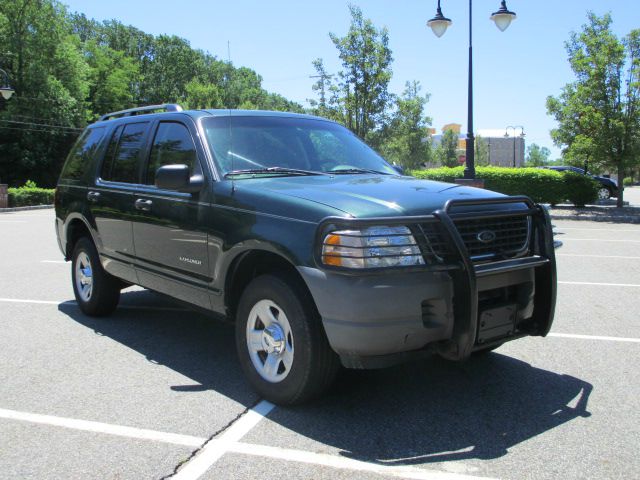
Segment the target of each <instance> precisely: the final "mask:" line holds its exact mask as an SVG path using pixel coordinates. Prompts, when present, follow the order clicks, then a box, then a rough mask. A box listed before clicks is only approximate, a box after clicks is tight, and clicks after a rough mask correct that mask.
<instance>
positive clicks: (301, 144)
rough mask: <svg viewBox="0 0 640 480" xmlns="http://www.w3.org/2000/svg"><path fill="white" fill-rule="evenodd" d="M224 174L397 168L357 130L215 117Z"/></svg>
mask: <svg viewBox="0 0 640 480" xmlns="http://www.w3.org/2000/svg"><path fill="white" fill-rule="evenodd" d="M202 123H203V126H204V131H205V134H206V137H207V143H208V144H209V148H210V149H211V153H212V154H213V157H214V159H215V161H216V163H217V165H218V168H219V169H220V170H221V172H222V174H223V175H230V174H251V175H255V174H257V173H264V174H271V175H286V174H289V173H290V174H295V173H297V174H300V173H304V172H306V173H309V174H313V173H334V174H338V173H344V174H347V173H354V174H356V173H383V174H397V172H396V171H395V170H394V169H393V168H392V167H391V166H390V165H389V164H388V163H387V162H386V161H385V160H384V159H383V158H382V157H381V156H380V155H378V154H377V153H376V152H374V151H373V150H372V149H371V148H369V147H368V146H367V145H366V144H365V143H364V142H362V141H361V140H360V139H359V138H358V137H356V136H355V135H354V134H353V133H351V132H350V131H349V130H347V129H346V128H344V127H341V126H340V125H337V124H335V123H332V122H325V121H322V120H314V119H306V118H292V117H268V116H265V117H260V116H255V117H251V116H247V117H234V116H229V117H211V118H205V119H204V120H203V122H202Z"/></svg>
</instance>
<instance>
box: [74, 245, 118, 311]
mask: <svg viewBox="0 0 640 480" xmlns="http://www.w3.org/2000/svg"><path fill="white" fill-rule="evenodd" d="M71 279H72V284H73V293H74V295H75V297H76V301H77V302H78V306H79V307H80V310H82V312H83V313H85V314H86V315H89V316H92V317H100V316H104V315H109V314H111V313H113V311H114V310H115V309H116V307H117V306H118V302H119V301H120V288H121V287H120V285H121V284H120V282H119V280H118V279H117V278H115V277H113V276H111V275H109V274H108V273H107V272H105V270H104V268H102V264H101V263H100V257H99V255H98V251H97V250H96V247H95V245H94V244H93V242H92V241H91V240H90V239H88V238H87V237H82V238H80V239H79V240H78V241H77V242H76V244H75V246H74V248H73V255H72V257H71Z"/></svg>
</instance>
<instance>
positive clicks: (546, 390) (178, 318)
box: [59, 291, 593, 465]
mask: <svg viewBox="0 0 640 480" xmlns="http://www.w3.org/2000/svg"><path fill="white" fill-rule="evenodd" d="M122 305H123V307H122V308H119V309H118V311H117V312H116V314H114V316H112V317H109V318H91V317H87V316H85V315H83V314H82V313H81V312H80V310H79V309H78V307H77V306H76V305H75V304H73V303H63V304H60V306H59V310H60V311H61V312H63V313H65V314H66V315H68V316H69V317H70V318H71V319H73V320H74V321H76V322H78V323H79V324H82V325H84V326H86V327H87V328H91V329H92V330H94V331H95V332H96V333H97V334H99V335H104V336H107V337H109V338H111V339H113V340H115V341H117V342H120V343H122V344H124V345H126V346H127V347H129V348H132V349H134V350H136V351H138V352H140V353H141V354H143V355H145V356H146V358H148V359H149V361H151V362H154V363H158V364H162V365H165V366H166V367H168V368H171V369H173V370H175V371H177V372H179V373H181V374H182V375H185V376H187V377H189V378H190V379H192V380H193V381H194V382H196V383H197V385H186V386H185V385H173V386H170V388H171V389H172V390H174V391H181V392H184V393H186V394H188V393H189V392H195V391H202V390H214V391H216V392H218V393H220V394H222V395H225V396H227V397H229V398H232V399H233V400H235V401H237V402H239V403H241V404H243V405H245V406H250V405H253V404H255V402H256V401H257V399H258V398H257V396H256V395H255V393H253V391H252V390H251V389H250V388H249V387H248V385H247V384H246V383H245V381H244V378H243V376H242V372H241V369H240V365H239V363H238V361H237V359H236V354H235V343H234V330H233V326H232V325H230V324H228V323H223V322H220V321H215V320H211V319H209V318H207V317H206V316H205V315H201V314H198V313H194V312H191V311H189V310H184V311H181V310H177V311H176V308H179V307H180V306H179V305H177V304H175V303H173V302H172V301H171V300H169V299H166V298H164V297H162V296H159V295H156V294H153V293H150V292H147V291H135V292H126V293H123V295H122ZM142 306H145V307H146V306H149V307H151V308H149V309H147V308H142ZM166 307H168V308H172V309H174V310H170V311H164V310H163V309H164V308H166ZM592 389H593V387H592V385H591V384H590V383H588V382H586V381H584V380H581V379H578V378H575V377H572V376H569V375H563V374H558V373H555V372H552V371H548V370H544V369H541V368H536V367H534V366H532V365H530V364H528V363H526V362H524V361H521V360H518V359H515V358H512V357H509V356H506V355H503V354H500V353H496V352H493V353H489V354H485V355H481V356H478V357H477V358H472V359H471V360H470V361H468V362H465V363H461V364H460V363H452V362H447V361H444V360H441V359H439V358H432V359H429V360H425V361H421V362H416V363H410V364H406V365H401V366H398V367H393V368H389V369H384V370H373V371H343V372H342V373H341V375H340V377H339V379H338V382H337V384H336V386H335V388H334V389H333V390H332V391H331V392H329V393H328V394H327V395H326V396H324V397H323V398H322V399H320V400H317V401H315V402H313V403H311V404H309V405H304V406H300V407H295V408H277V409H275V410H274V411H273V412H272V413H271V414H270V415H269V419H270V420H272V421H273V422H275V424H276V425H275V427H271V428H277V429H281V430H282V434H283V435H285V436H286V435H292V437H291V439H294V438H295V435H296V434H297V435H301V436H303V437H306V438H307V439H310V440H311V441H315V442H320V443H322V444H324V445H328V446H331V447H335V448H337V449H339V450H340V454H341V455H344V456H347V457H350V458H355V459H358V460H364V461H368V462H375V463H380V464H385V465H418V464H427V463H432V462H443V461H453V460H463V459H471V458H477V459H490V458H496V457H500V456H503V455H505V454H506V453H507V452H508V450H509V448H510V447H512V446H514V445H517V444H519V443H521V442H523V441H526V440H527V439H529V438H532V437H535V436H537V435H540V434H542V433H544V432H546V431H548V430H551V429H553V428H555V427H557V426H559V425H562V424H564V423H566V422H570V421H571V420H573V419H575V418H577V417H588V416H590V413H589V412H588V411H587V403H588V400H589V395H590V394H591V391H592ZM282 427H284V429H282ZM287 430H289V431H290V432H287ZM292 432H293V433H292ZM248 441H251V440H248ZM294 441H295V440H294ZM305 441H307V440H306V439H305Z"/></svg>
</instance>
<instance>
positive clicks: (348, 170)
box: [330, 168, 391, 175]
mask: <svg viewBox="0 0 640 480" xmlns="http://www.w3.org/2000/svg"><path fill="white" fill-rule="evenodd" d="M330 173H331V175H338V174H342V173H348V174H353V173H375V174H378V175H391V174H390V173H387V172H379V171H378V170H371V169H369V168H340V169H338V170H330Z"/></svg>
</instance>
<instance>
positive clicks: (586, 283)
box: [558, 282, 640, 288]
mask: <svg viewBox="0 0 640 480" xmlns="http://www.w3.org/2000/svg"><path fill="white" fill-rule="evenodd" d="M558 284H561V285H595V286H597V287H633V288H637V287H640V284H637V283H596V282H558Z"/></svg>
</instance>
